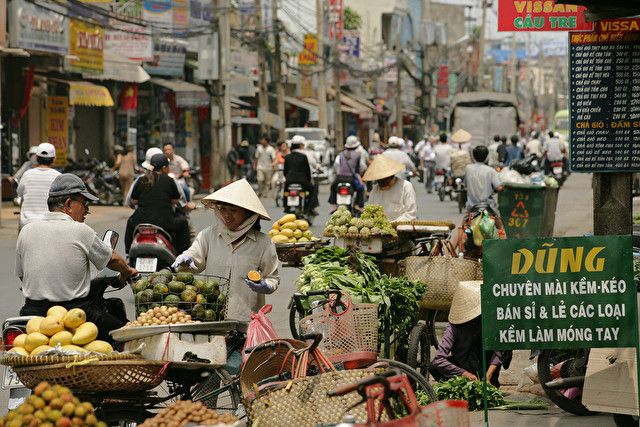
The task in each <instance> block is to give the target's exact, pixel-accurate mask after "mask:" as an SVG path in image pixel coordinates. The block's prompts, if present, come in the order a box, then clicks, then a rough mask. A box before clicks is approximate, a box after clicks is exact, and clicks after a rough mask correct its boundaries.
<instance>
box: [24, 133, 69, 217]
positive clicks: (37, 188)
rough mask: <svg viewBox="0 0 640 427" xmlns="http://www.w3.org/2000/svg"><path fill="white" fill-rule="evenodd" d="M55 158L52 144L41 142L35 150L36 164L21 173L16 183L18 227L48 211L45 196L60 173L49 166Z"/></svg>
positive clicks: (46, 196)
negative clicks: (20, 201)
mask: <svg viewBox="0 0 640 427" xmlns="http://www.w3.org/2000/svg"><path fill="white" fill-rule="evenodd" d="M55 158H56V149H55V147H54V146H53V145H52V144H49V143H48V142H43V143H42V144H40V145H38V148H37V151H36V162H37V166H36V167H34V168H32V169H29V170H28V171H26V172H25V173H24V174H23V175H22V179H20V183H19V184H18V197H21V198H22V206H21V209H20V229H22V227H24V226H25V225H27V224H28V223H30V222H33V221H37V220H40V219H42V218H43V217H44V215H45V214H46V213H48V212H49V207H48V206H47V198H48V197H49V188H50V187H51V183H52V182H53V180H54V179H55V178H56V177H57V176H58V175H60V172H58V171H57V170H55V169H52V168H51V164H52V163H53V160H54V159H55Z"/></svg>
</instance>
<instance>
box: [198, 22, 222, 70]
mask: <svg viewBox="0 0 640 427" xmlns="http://www.w3.org/2000/svg"><path fill="white" fill-rule="evenodd" d="M218 69H219V64H218V33H213V34H207V35H205V36H200V37H198V69H197V70H196V72H195V74H196V78H197V79H198V80H217V79H218Z"/></svg>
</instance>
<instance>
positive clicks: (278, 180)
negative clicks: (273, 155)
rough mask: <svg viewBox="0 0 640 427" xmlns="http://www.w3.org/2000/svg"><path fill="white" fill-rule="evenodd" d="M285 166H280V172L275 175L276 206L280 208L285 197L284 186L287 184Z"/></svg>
mask: <svg viewBox="0 0 640 427" xmlns="http://www.w3.org/2000/svg"><path fill="white" fill-rule="evenodd" d="M283 170H284V165H281V164H279V165H278V170H277V171H276V172H275V173H274V174H273V188H274V191H273V192H274V193H275V197H276V206H278V207H279V206H280V203H282V198H283V197H284V196H283V195H284V184H285V182H286V180H285V178H284V172H283Z"/></svg>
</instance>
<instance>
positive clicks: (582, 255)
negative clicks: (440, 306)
mask: <svg viewBox="0 0 640 427" xmlns="http://www.w3.org/2000/svg"><path fill="white" fill-rule="evenodd" d="M483 259H484V262H483V268H484V283H483V285H482V287H481V292H482V336H483V341H484V344H485V348H486V349H491V350H515V349H523V350H526V349H572V348H595V347H636V344H637V341H638V332H637V327H638V326H637V303H636V285H635V282H634V280H633V266H632V259H633V254H632V242H631V236H594V237H567V238H549V239H508V240H485V242H484V243H483Z"/></svg>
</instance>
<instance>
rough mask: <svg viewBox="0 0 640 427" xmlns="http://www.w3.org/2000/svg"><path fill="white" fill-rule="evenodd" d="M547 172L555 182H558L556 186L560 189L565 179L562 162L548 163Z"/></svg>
mask: <svg viewBox="0 0 640 427" xmlns="http://www.w3.org/2000/svg"><path fill="white" fill-rule="evenodd" d="M549 172H550V176H552V177H554V178H555V179H556V181H558V186H560V187H562V184H564V181H565V179H567V174H566V170H565V167H564V162H562V161H559V162H549Z"/></svg>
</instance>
